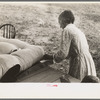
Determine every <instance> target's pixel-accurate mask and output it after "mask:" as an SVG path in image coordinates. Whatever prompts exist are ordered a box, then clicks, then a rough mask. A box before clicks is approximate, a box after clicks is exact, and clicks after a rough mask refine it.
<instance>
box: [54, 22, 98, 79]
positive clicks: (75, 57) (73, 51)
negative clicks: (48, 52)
mask: <svg viewBox="0 0 100 100" xmlns="http://www.w3.org/2000/svg"><path fill="white" fill-rule="evenodd" d="M61 45H62V48H61V49H60V50H59V51H58V52H57V53H56V54H55V55H54V57H55V58H54V59H55V61H56V62H57V60H58V62H60V61H61V60H63V59H65V58H66V57H67V58H69V59H70V68H69V75H71V76H73V77H75V78H77V79H80V80H82V79H83V78H84V77H85V76H86V75H93V76H96V69H95V64H94V61H93V59H92V56H91V54H90V52H89V46H88V43H87V39H86V37H85V35H84V33H83V32H81V31H80V30H79V29H78V28H77V27H76V26H75V25H74V24H69V25H67V26H66V28H65V29H64V32H63V38H62V44H61Z"/></svg>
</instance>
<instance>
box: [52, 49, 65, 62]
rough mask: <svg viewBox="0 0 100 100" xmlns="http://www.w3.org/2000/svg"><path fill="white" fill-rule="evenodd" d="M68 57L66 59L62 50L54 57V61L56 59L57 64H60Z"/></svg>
mask: <svg viewBox="0 0 100 100" xmlns="http://www.w3.org/2000/svg"><path fill="white" fill-rule="evenodd" d="M65 58H66V57H65V54H64V53H63V51H62V50H60V51H58V52H57V53H56V54H55V55H54V57H53V59H54V61H55V62H56V63H60V62H61V61H62V60H64V59H65Z"/></svg>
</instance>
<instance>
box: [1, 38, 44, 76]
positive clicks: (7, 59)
mask: <svg viewBox="0 0 100 100" xmlns="http://www.w3.org/2000/svg"><path fill="white" fill-rule="evenodd" d="M0 42H1V43H4V44H6V45H5V46H4V47H5V48H6V46H7V44H9V43H10V44H11V45H10V44H9V48H10V46H11V47H13V45H14V46H15V47H17V48H20V49H18V50H17V51H15V52H12V53H11V54H0V78H1V77H2V76H3V75H4V74H5V73H6V72H7V70H8V69H10V68H11V67H13V66H14V65H16V64H19V65H20V66H21V68H20V71H23V70H25V69H27V68H29V67H31V66H32V65H33V64H35V63H36V62H37V61H39V60H40V59H41V58H42V57H43V55H44V50H43V48H42V47H40V46H35V45H30V44H28V43H26V42H23V41H20V40H18V39H6V38H2V37H0ZM2 50H3V48H2ZM6 53H7V52H6Z"/></svg>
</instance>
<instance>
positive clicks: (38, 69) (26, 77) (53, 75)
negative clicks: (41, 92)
mask: <svg viewBox="0 0 100 100" xmlns="http://www.w3.org/2000/svg"><path fill="white" fill-rule="evenodd" d="M62 75H63V73H61V72H60V71H58V70H54V69H53V68H50V67H49V66H48V64H45V63H40V62H38V63H37V64H35V65H34V66H32V67H30V68H29V69H27V70H26V71H24V72H22V73H20V74H19V76H18V79H17V82H38V83H46V82H49V83H61V82H60V77H61V76H62ZM67 78H68V79H69V80H70V82H71V83H80V80H78V79H76V78H73V77H72V76H70V75H67Z"/></svg>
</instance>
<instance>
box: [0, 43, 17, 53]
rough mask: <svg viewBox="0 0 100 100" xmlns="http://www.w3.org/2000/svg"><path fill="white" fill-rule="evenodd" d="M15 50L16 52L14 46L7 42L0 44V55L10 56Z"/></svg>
mask: <svg viewBox="0 0 100 100" xmlns="http://www.w3.org/2000/svg"><path fill="white" fill-rule="evenodd" d="M15 50H18V48H17V47H16V46H15V45H13V44H10V43H7V42H0V54H10V53H11V52H13V51H15Z"/></svg>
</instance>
